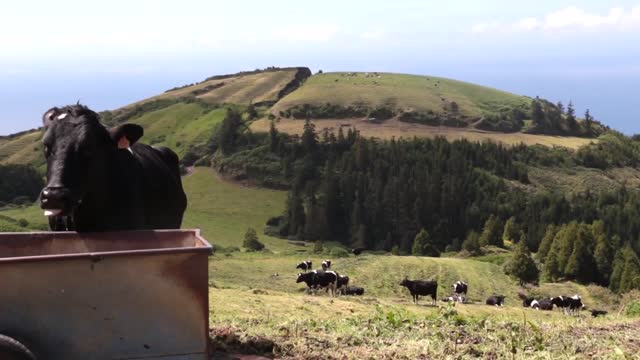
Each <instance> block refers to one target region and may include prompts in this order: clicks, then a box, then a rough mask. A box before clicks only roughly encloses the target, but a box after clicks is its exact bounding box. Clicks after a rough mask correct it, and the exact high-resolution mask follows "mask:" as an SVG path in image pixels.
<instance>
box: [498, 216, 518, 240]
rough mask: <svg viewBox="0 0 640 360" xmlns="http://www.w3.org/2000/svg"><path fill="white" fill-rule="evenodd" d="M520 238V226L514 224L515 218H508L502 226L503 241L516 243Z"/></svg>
mask: <svg viewBox="0 0 640 360" xmlns="http://www.w3.org/2000/svg"><path fill="white" fill-rule="evenodd" d="M519 236H520V226H518V223H516V218H515V217H513V216H512V217H510V218H509V220H507V222H506V223H505V224H504V232H503V233H502V240H503V241H511V242H514V243H515V242H517V241H518V237H519Z"/></svg>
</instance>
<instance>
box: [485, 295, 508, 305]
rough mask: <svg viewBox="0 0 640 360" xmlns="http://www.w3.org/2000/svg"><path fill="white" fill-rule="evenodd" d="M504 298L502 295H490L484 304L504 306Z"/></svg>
mask: <svg viewBox="0 0 640 360" xmlns="http://www.w3.org/2000/svg"><path fill="white" fill-rule="evenodd" d="M504 298H506V296H504V295H492V296H489V298H488V299H487V301H486V304H487V305H492V306H504Z"/></svg>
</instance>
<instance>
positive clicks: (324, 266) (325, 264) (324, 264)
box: [322, 260, 331, 271]
mask: <svg viewBox="0 0 640 360" xmlns="http://www.w3.org/2000/svg"><path fill="white" fill-rule="evenodd" d="M329 269H331V260H324V261H322V270H324V271H327V270H329Z"/></svg>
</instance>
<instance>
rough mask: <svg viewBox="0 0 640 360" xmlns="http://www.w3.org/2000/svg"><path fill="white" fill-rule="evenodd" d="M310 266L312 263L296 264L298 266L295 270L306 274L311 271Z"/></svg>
mask: <svg viewBox="0 0 640 360" xmlns="http://www.w3.org/2000/svg"><path fill="white" fill-rule="evenodd" d="M312 266H313V263H312V262H311V261H309V260H307V261H303V262H301V263H300V264H298V266H296V269H301V270H302V271H304V272H307V271H311V267H312Z"/></svg>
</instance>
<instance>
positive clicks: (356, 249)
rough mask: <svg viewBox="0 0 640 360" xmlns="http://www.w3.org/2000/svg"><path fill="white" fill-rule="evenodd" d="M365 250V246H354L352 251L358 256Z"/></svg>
mask: <svg viewBox="0 0 640 360" xmlns="http://www.w3.org/2000/svg"><path fill="white" fill-rule="evenodd" d="M363 251H364V248H353V249H351V252H352V253H353V255H355V256H358V255H360V254H362V252H363Z"/></svg>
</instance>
